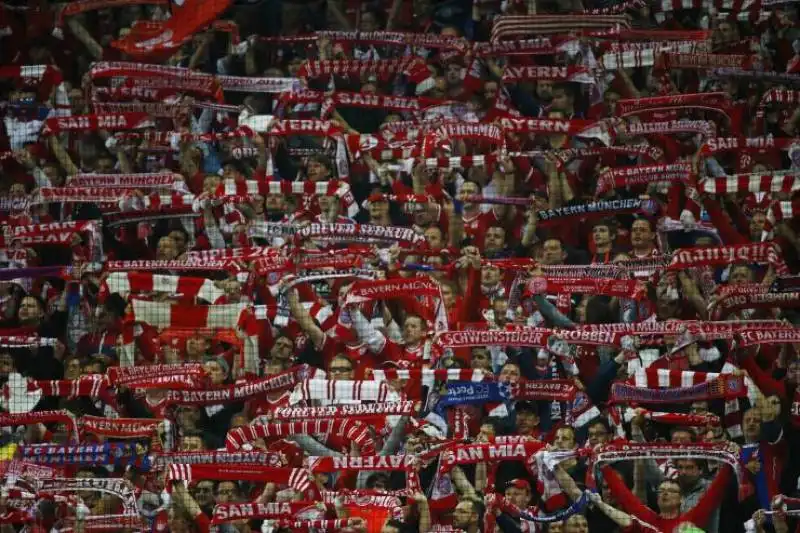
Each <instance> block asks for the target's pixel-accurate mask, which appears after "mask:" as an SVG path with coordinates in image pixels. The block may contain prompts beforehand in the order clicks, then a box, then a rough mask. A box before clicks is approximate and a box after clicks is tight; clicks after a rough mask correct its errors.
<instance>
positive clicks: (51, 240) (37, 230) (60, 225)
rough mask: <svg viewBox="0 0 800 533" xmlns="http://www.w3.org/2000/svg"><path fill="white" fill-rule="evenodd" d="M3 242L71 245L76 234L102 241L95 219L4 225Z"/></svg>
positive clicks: (91, 239)
mask: <svg viewBox="0 0 800 533" xmlns="http://www.w3.org/2000/svg"><path fill="white" fill-rule="evenodd" d="M3 230H4V231H3V234H2V235H3V237H4V239H3V244H6V243H11V242H19V243H22V244H57V245H71V244H72V239H73V237H74V236H75V235H81V234H86V235H88V236H90V242H92V243H94V242H97V243H99V242H102V239H100V235H99V232H100V228H99V224H98V222H97V221H95V220H88V221H69V222H50V223H47V224H35V225H32V226H9V225H6V226H4V227H3Z"/></svg>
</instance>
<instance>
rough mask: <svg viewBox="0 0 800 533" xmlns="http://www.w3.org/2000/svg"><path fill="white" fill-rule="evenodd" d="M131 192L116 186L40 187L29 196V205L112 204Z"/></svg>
mask: <svg viewBox="0 0 800 533" xmlns="http://www.w3.org/2000/svg"><path fill="white" fill-rule="evenodd" d="M131 193H132V191H131V189H126V188H116V187H113V188H109V187H79V186H70V187H42V188H40V189H39V190H38V191H37V193H36V195H35V196H33V198H31V205H39V204H45V203H62V204H66V203H98V204H103V203H105V204H114V203H117V202H119V201H120V199H121V198H123V197H125V196H127V195H129V194H131Z"/></svg>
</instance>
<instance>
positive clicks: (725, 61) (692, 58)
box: [657, 53, 762, 70]
mask: <svg viewBox="0 0 800 533" xmlns="http://www.w3.org/2000/svg"><path fill="white" fill-rule="evenodd" d="M657 64H658V66H659V67H660V68H663V69H710V68H736V69H740V70H762V69H761V67H762V61H761V59H760V58H759V57H758V56H755V55H733V54H676V53H667V54H661V55H660V56H659V57H658V60H657Z"/></svg>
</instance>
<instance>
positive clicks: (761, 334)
mask: <svg viewBox="0 0 800 533" xmlns="http://www.w3.org/2000/svg"><path fill="white" fill-rule="evenodd" d="M737 341H738V345H739V346H740V347H742V348H747V347H750V346H758V345H760V344H783V343H797V342H800V330H798V329H785V330H780V329H779V330H772V331H770V330H765V329H753V330H747V331H740V332H739V333H737Z"/></svg>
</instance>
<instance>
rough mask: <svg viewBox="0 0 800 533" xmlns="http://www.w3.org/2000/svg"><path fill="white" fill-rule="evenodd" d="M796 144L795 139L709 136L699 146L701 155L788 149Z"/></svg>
mask: <svg viewBox="0 0 800 533" xmlns="http://www.w3.org/2000/svg"><path fill="white" fill-rule="evenodd" d="M797 144H798V141H797V140H796V139H791V138H778V139H776V138H774V137H772V136H771V135H770V136H768V137H711V138H708V139H706V141H705V144H703V146H702V147H701V148H700V153H701V154H702V155H706V156H708V155H714V154H719V153H724V152H742V151H744V152H760V151H761V150H772V149H775V150H784V151H785V150H789V149H790V148H791V147H792V146H795V145H797Z"/></svg>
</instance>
